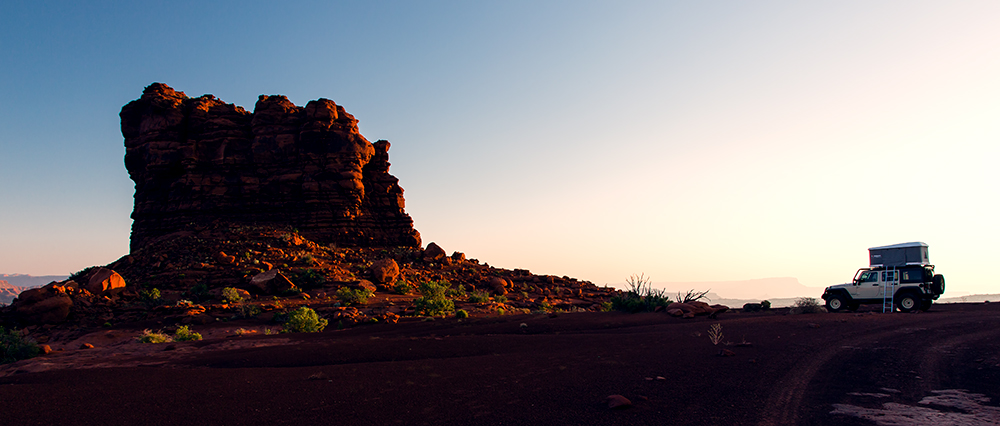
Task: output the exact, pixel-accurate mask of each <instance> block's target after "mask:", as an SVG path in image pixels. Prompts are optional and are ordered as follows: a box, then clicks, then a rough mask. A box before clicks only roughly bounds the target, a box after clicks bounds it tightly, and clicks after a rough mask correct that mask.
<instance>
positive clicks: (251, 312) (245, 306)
mask: <svg viewBox="0 0 1000 426" xmlns="http://www.w3.org/2000/svg"><path fill="white" fill-rule="evenodd" d="M239 311H240V313H239V315H240V317H241V318H253V317H255V316H257V315H260V313H261V309H260V306H259V305H254V304H250V303H246V302H244V303H240V307H239Z"/></svg>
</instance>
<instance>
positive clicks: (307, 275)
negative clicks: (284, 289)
mask: <svg viewBox="0 0 1000 426" xmlns="http://www.w3.org/2000/svg"><path fill="white" fill-rule="evenodd" d="M303 259H304V260H305V261H306V263H309V264H312V263H313V262H314V261H313V260H312V256H310V255H306V257H305V258H303ZM289 278H291V280H292V282H293V283H295V285H296V286H299V287H302V288H305V289H313V288H320V287H322V286H323V284H326V277H325V276H323V274H321V273H320V272H319V271H317V270H315V269H312V268H309V269H303V270H300V271H298V272H295V273H292V276H291V277H289Z"/></svg>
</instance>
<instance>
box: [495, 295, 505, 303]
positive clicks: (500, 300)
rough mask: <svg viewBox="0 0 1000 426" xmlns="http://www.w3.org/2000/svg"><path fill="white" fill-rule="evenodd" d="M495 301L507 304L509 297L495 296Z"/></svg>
mask: <svg viewBox="0 0 1000 426" xmlns="http://www.w3.org/2000/svg"><path fill="white" fill-rule="evenodd" d="M493 301H494V302H497V303H507V296H504V295H502V294H498V295H496V296H493Z"/></svg>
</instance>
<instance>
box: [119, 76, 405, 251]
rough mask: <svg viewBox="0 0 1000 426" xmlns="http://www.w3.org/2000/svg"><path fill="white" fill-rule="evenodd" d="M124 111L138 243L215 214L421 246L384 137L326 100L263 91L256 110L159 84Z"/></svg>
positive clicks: (351, 240)
mask: <svg viewBox="0 0 1000 426" xmlns="http://www.w3.org/2000/svg"><path fill="white" fill-rule="evenodd" d="M120 116H121V129H122V135H123V136H124V137H125V148H126V154H125V167H126V168H127V169H128V172H129V176H130V177H131V178H132V180H133V181H134V182H135V205H134V209H133V211H132V219H133V224H132V237H131V244H130V250H131V251H132V252H135V251H136V250H138V249H140V248H142V247H144V246H146V245H148V244H150V243H152V242H154V241H156V240H157V239H161V238H164V237H170V236H172V235H174V234H176V233H177V232H182V231H184V230H187V229H190V228H192V227H193V226H210V225H211V224H213V223H217V222H219V221H225V222H227V223H234V224H240V223H245V224H259V225H266V224H275V225H282V226H290V227H293V228H295V229H297V230H298V231H299V232H301V233H302V235H303V236H307V237H309V238H310V239H312V240H314V241H317V242H321V243H328V244H329V243H332V244H340V245H347V246H356V247H380V246H381V247H420V245H421V242H420V234H419V233H418V232H417V230H416V229H414V228H413V220H412V219H411V218H410V216H409V215H407V214H406V212H405V211H404V209H403V208H404V204H405V203H404V199H403V189H402V188H401V187H400V186H399V182H398V179H396V178H395V177H394V176H392V175H390V174H389V161H388V160H389V154H388V151H389V142H388V141H384V140H379V141H377V142H375V143H371V142H369V141H368V140H367V139H365V137H364V136H362V135H361V133H360V132H359V131H358V126H357V123H358V120H356V119H355V118H354V116H353V115H351V114H349V113H347V111H345V110H344V108H343V107H342V106H340V105H337V104H335V103H334V102H333V101H331V100H329V99H318V100H314V101H310V102H309V103H308V104H306V106H305V107H300V106H296V105H294V104H292V103H291V102H290V101H289V100H288V99H287V98H286V97H284V96H265V95H261V96H260V97H259V99H258V100H257V104H256V105H255V107H254V111H253V112H252V113H251V112H247V111H246V110H244V109H243V108H242V107H239V106H236V105H233V104H227V103H225V102H223V101H221V100H219V99H216V98H215V97H214V96H212V95H203V96H201V97H197V98H191V97H188V96H186V95H185V94H184V92H178V91H175V90H174V89H172V88H170V87H169V86H167V85H165V84H161V83H153V84H151V85H150V86H148V87H146V89H145V90H144V91H143V94H142V97H141V98H139V99H137V100H134V101H132V102H129V103H128V104H127V105H125V106H124V107H123V108H122V110H121V114H120Z"/></svg>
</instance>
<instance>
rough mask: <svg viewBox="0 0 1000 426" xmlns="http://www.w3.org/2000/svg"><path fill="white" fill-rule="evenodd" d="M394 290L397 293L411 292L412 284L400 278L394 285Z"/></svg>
mask: <svg viewBox="0 0 1000 426" xmlns="http://www.w3.org/2000/svg"><path fill="white" fill-rule="evenodd" d="M392 292H393V293H396V294H410V285H409V284H407V282H406V281H403V280H399V281H396V284H393V285H392Z"/></svg>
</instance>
